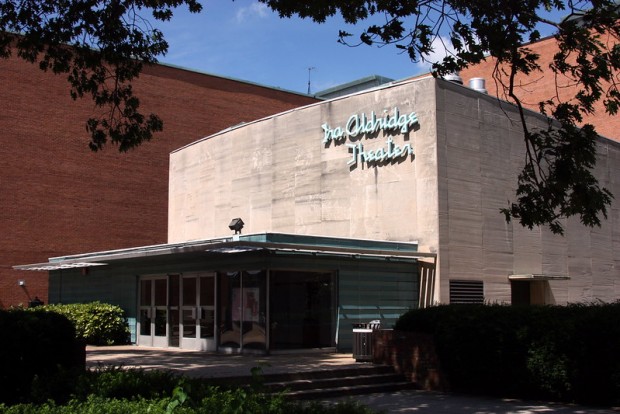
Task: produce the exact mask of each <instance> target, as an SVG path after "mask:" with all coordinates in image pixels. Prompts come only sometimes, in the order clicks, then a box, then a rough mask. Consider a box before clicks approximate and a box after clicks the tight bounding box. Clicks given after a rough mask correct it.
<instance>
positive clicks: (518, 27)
mask: <svg viewBox="0 0 620 414" xmlns="http://www.w3.org/2000/svg"><path fill="white" fill-rule="evenodd" d="M259 1H260V2H262V3H264V4H266V5H267V6H269V7H270V8H271V9H272V10H274V11H276V12H277V13H279V14H280V16H281V17H292V16H299V17H302V18H309V19H312V20H314V21H316V22H318V23H321V22H324V21H325V20H326V19H327V18H329V17H331V16H334V15H337V14H339V15H341V16H342V17H343V19H344V21H345V22H346V23H350V24H353V25H355V26H354V27H356V28H361V29H360V30H361V32H360V33H358V34H357V36H354V35H353V34H351V33H348V32H346V31H344V30H342V31H341V32H340V34H339V41H340V42H342V43H345V44H351V43H353V44H366V45H394V46H395V47H396V48H397V49H398V50H400V51H403V52H406V53H408V55H409V56H410V58H411V59H412V61H414V62H418V61H420V60H424V59H425V57H426V56H428V55H429V54H430V53H431V52H432V51H433V48H435V47H437V41H440V42H441V41H443V42H444V46H446V47H447V49H449V50H450V53H449V54H448V55H447V57H446V58H445V59H444V60H443V61H441V62H437V63H435V64H433V73H434V74H435V75H436V76H441V75H444V74H447V73H451V72H454V71H458V70H459V69H462V68H464V67H467V66H468V65H471V64H476V63H478V62H480V61H481V60H483V59H486V58H491V59H494V61H495V62H496V66H495V73H494V78H495V80H496V82H497V83H498V85H500V86H501V87H502V88H504V95H505V96H506V97H509V99H511V100H512V101H513V103H515V104H516V105H517V107H518V108H519V110H520V114H521V121H522V126H523V134H524V135H523V136H524V140H525V143H526V153H525V157H524V168H523V170H522V172H521V174H520V176H519V182H518V190H517V194H516V201H515V202H512V203H509V204H508V206H507V207H506V208H505V209H503V210H502V212H503V213H504V214H505V216H506V219H507V220H511V219H517V220H519V222H520V223H521V224H522V225H524V226H527V227H530V228H532V227H533V226H537V225H549V227H550V229H551V230H552V231H553V232H555V233H562V232H563V226H562V223H561V221H562V220H563V219H564V218H566V217H569V216H578V217H579V218H580V219H581V221H582V222H583V223H584V224H585V225H588V226H594V225H600V223H601V219H600V217H601V215H602V216H604V217H607V207H608V206H609V205H610V204H611V201H612V194H611V193H610V192H609V191H608V190H607V189H605V188H601V187H600V186H599V183H598V181H597V180H596V178H595V177H594V176H593V174H592V168H593V167H594V165H595V163H596V144H595V138H596V136H597V133H596V130H595V128H594V127H593V126H592V125H588V124H585V125H583V117H584V115H587V114H591V113H593V111H594V104H595V103H597V102H600V101H602V102H603V103H604V107H605V110H606V111H607V112H608V113H609V114H610V115H615V114H616V113H617V111H618V108H619V106H620V93H619V91H618V85H617V77H616V76H617V74H618V68H619V66H620V45H618V36H619V34H620V24H619V23H618V21H619V20H618V6H617V4H616V3H615V1H611V0H592V1H580V0H579V1H572V0H568V1H564V0H563V1H560V0H524V1H515V0H476V1H467V0H375V1H365V0H334V1H325V0H320V1H312V2H303V1H297V0H259ZM180 6H186V7H188V8H189V10H190V11H191V12H199V11H200V10H201V8H202V7H201V5H200V3H199V1H198V0H79V1H74V0H0V56H3V57H7V56H9V55H10V53H11V50H12V47H16V53H17V55H18V56H19V57H21V58H23V59H25V60H28V61H30V62H36V63H38V64H39V66H40V68H41V69H42V70H49V71H53V72H54V73H59V74H66V75H67V79H68V81H69V86H70V93H71V96H72V97H74V98H75V99H77V98H81V97H84V96H89V97H91V98H92V100H93V102H94V103H95V106H96V108H98V109H99V111H100V112H99V113H98V114H96V116H94V117H93V118H91V119H89V120H88V121H87V124H86V129H87V131H88V133H89V134H90V138H91V140H90V143H89V145H90V147H91V149H93V150H95V151H96V150H99V149H101V148H103V147H104V146H105V145H106V143H108V142H109V141H110V142H112V143H114V144H116V145H118V148H119V150H121V151H126V150H128V149H130V148H134V147H136V146H138V145H140V144H141V143H142V142H144V141H148V140H150V139H151V138H152V136H153V134H154V133H155V132H157V131H161V130H162V128H163V123H162V120H161V119H160V118H159V117H158V116H157V115H156V114H149V115H144V114H142V113H141V112H140V108H139V105H140V101H139V99H138V97H137V96H135V95H134V93H133V90H132V88H131V81H132V80H133V79H134V78H136V77H137V76H138V75H139V73H140V71H141V69H142V67H143V65H144V64H150V63H154V62H156V61H157V57H158V56H160V55H163V54H165V53H166V51H167V49H168V45H167V43H166V41H165V39H164V37H163V35H162V33H161V32H160V31H159V30H157V29H156V28H154V27H153V26H152V25H151V23H150V22H151V21H154V20H169V19H170V18H172V15H173V11H174V9H175V8H177V7H180ZM553 12H556V13H555V15H558V13H560V14H561V15H563V16H571V17H570V18H563V19H556V20H552V19H549V18H547V17H546V16H552V15H554V13H553ZM149 19H150V20H149ZM377 22H379V23H377ZM543 25H548V26H551V27H553V29H554V30H555V33H556V34H555V38H556V40H557V43H558V46H559V51H558V53H557V54H556V55H555V56H554V58H553V63H552V64H551V65H550V67H548V68H547V67H544V68H543V67H541V66H540V64H539V58H540V57H539V56H538V55H537V54H536V53H535V52H533V51H532V50H531V49H529V48H528V47H527V45H525V46H523V45H524V44H527V43H528V42H533V41H537V40H539V39H540V36H541V35H540V32H539V29H540V27H541V26H543ZM356 39H359V40H356ZM443 39H447V40H443ZM543 70H544V71H551V72H553V73H554V74H556V75H558V76H559V75H562V76H568V77H570V78H571V79H572V80H573V81H574V82H575V84H577V85H581V87H580V88H577V93H576V94H575V96H574V97H573V98H572V99H569V100H562V99H559V98H558V97H552V98H550V99H549V100H547V101H544V102H540V110H541V111H542V112H543V113H544V114H546V115H548V116H549V119H550V122H549V127H548V128H547V129H546V130H542V131H541V130H533V129H532V130H530V128H528V125H527V123H526V119H525V116H524V111H523V107H522V102H521V100H520V99H519V97H518V95H517V94H516V93H515V86H516V85H515V77H516V76H517V75H518V74H530V73H533V72H536V71H543ZM551 119H554V120H555V121H553V122H551ZM578 125H579V126H581V128H578V127H577V126H578Z"/></svg>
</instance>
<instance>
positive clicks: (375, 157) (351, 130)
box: [321, 108, 419, 165]
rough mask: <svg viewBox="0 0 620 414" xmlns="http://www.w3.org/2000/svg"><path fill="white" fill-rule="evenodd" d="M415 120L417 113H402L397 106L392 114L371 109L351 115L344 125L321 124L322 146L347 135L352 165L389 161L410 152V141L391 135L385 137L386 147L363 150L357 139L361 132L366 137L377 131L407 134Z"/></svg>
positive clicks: (339, 141) (339, 140)
mask: <svg viewBox="0 0 620 414" xmlns="http://www.w3.org/2000/svg"><path fill="white" fill-rule="evenodd" d="M418 124H419V122H418V117H417V115H416V113H415V112H410V113H407V114H401V113H400V112H399V110H398V108H394V109H393V110H392V113H391V114H388V115H386V116H383V117H377V114H376V113H375V112H374V111H372V112H371V113H370V116H368V115H366V114H365V113H362V114H354V115H351V116H350V117H349V119H348V120H347V123H346V125H345V126H344V127H340V126H339V127H336V128H331V127H330V126H329V124H327V123H325V124H323V125H321V127H322V128H323V143H324V144H325V146H329V145H330V144H331V142H332V141H333V142H334V143H335V144H336V145H340V144H345V143H346V141H347V139H349V140H350V141H351V143H346V146H347V147H349V148H350V149H351V150H350V152H351V153H352V156H351V159H350V160H349V162H348V163H347V164H349V165H352V164H357V163H358V161H361V162H367V163H376V162H384V161H388V162H389V161H394V160H396V159H398V158H401V157H405V156H409V155H411V154H413V148H412V146H411V143H406V144H404V145H403V146H399V145H397V144H395V143H394V141H393V140H392V137H388V139H387V142H386V145H385V148H383V147H382V148H378V149H374V150H365V149H364V145H363V143H362V142H361V141H360V140H361V136H363V135H366V136H367V139H370V138H374V137H373V136H372V135H373V134H376V133H378V132H379V131H394V132H396V133H401V134H406V133H408V132H409V131H410V130H411V129H413V128H414V127H415V126H416V125H418ZM358 137H359V138H358Z"/></svg>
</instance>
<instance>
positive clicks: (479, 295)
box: [450, 280, 484, 303]
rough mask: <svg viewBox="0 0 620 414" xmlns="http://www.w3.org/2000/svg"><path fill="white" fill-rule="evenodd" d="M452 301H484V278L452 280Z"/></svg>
mask: <svg viewBox="0 0 620 414" xmlns="http://www.w3.org/2000/svg"><path fill="white" fill-rule="evenodd" d="M450 303H484V285H483V282H482V280H451V281H450Z"/></svg>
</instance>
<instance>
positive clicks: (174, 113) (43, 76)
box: [0, 58, 316, 308]
mask: <svg viewBox="0 0 620 414" xmlns="http://www.w3.org/2000/svg"><path fill="white" fill-rule="evenodd" d="M134 88H135V90H136V93H137V95H138V96H139V97H140V98H141V102H142V107H143V110H144V112H145V113H150V112H154V113H157V114H158V115H160V117H161V118H162V119H163V120H164V132H162V133H159V134H157V135H156V136H155V138H154V140H153V141H152V142H149V143H146V144H143V145H142V146H141V147H140V148H138V149H136V150H133V151H130V152H129V153H124V154H121V153H118V151H117V150H116V148H114V147H112V146H109V147H108V148H106V149H105V150H104V151H102V152H99V153H92V152H91V151H90V150H89V149H88V146H87V143H88V141H87V134H86V132H85V122H86V120H87V119H88V118H89V117H90V116H92V115H93V105H92V103H91V102H90V101H89V100H88V99H84V100H82V101H73V100H71V98H70V97H69V91H68V84H67V83H66V81H65V79H64V77H63V76H55V75H53V74H50V73H45V72H42V71H40V70H39V69H38V67H37V66H36V65H31V64H29V63H26V62H24V61H22V60H19V59H17V58H10V59H1V60H0V96H2V99H1V101H0V102H1V104H0V143H1V145H0V171H1V173H0V229H2V236H1V237H0V308H6V307H10V306H18V305H27V304H28V302H29V301H31V300H33V299H34V298H35V297H38V298H40V299H41V300H43V301H44V302H47V288H48V276H47V273H42V272H24V271H16V270H13V269H12V266H13V265H16V264H23V263H34V262H43V261H46V260H47V259H48V258H49V257H54V256H59V255H66V254H72V253H79V252H84V251H96V250H106V249H112V248H122V247H130V246H138V245H148V244H157V243H163V242H165V241H166V239H167V207H168V160H169V153H170V152H171V151H172V150H174V149H177V148H179V147H181V146H183V145H185V144H187V143H190V142H193V141H195V140H196V139H198V138H201V137H204V136H207V135H210V134H213V133H215V132H218V131H220V130H223V129H225V128H227V127H230V126H232V125H235V124H239V123H240V122H245V121H253V120H255V119H258V118H261V117H264V116H267V115H271V114H274V113H277V112H281V111H284V110H287V109H290V108H295V107H298V106H301V105H304V104H308V103H311V102H315V101H316V100H315V99H314V98H311V97H309V96H306V95H302V94H296V93H293V92H287V91H283V90H278V89H274V88H268V87H263V86H260V85H256V84H252V83H248V82H242V81H237V80H231V79H227V78H222V77H218V76H213V75H208V74H201V73H196V72H192V71H188V70H184V69H180V68H174V67H169V66H164V65H155V66H152V67H147V68H145V70H144V72H143V73H142V75H141V76H140V79H139V80H137V81H136V82H135V84H134ZM20 281H21V283H20Z"/></svg>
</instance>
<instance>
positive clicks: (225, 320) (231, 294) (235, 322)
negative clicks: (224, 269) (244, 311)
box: [218, 272, 241, 348]
mask: <svg viewBox="0 0 620 414" xmlns="http://www.w3.org/2000/svg"><path fill="white" fill-rule="evenodd" d="M218 278H219V279H218V280H219V285H220V288H219V299H220V300H219V307H220V311H219V315H218V318H219V319H218V326H219V330H220V335H219V337H220V346H223V347H232V348H239V347H240V346H241V322H240V320H239V316H240V307H241V303H240V301H239V300H240V295H239V290H240V287H241V274H240V272H230V273H219V274H218Z"/></svg>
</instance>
